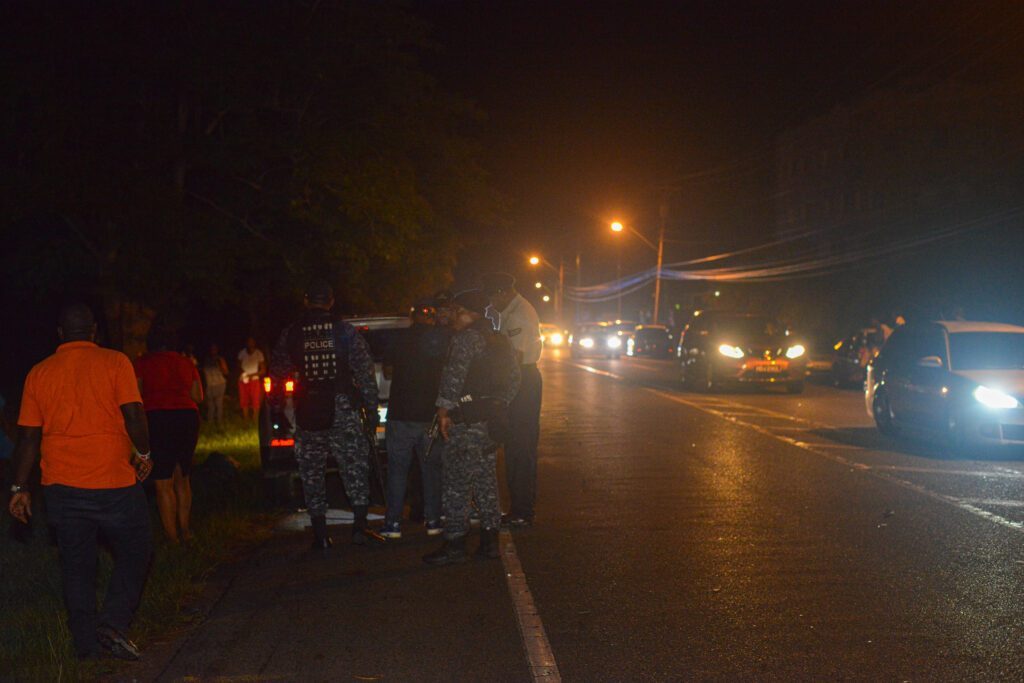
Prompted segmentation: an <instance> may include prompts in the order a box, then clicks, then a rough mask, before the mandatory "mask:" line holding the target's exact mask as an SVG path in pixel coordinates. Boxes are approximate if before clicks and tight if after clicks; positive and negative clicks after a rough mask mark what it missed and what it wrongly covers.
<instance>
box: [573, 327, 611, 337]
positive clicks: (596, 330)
mask: <svg viewBox="0 0 1024 683" xmlns="http://www.w3.org/2000/svg"><path fill="white" fill-rule="evenodd" d="M609 332H610V330H609V329H608V328H607V327H605V326H603V325H584V326H583V327H581V328H580V335H581V336H582V335H595V334H608V333H609Z"/></svg>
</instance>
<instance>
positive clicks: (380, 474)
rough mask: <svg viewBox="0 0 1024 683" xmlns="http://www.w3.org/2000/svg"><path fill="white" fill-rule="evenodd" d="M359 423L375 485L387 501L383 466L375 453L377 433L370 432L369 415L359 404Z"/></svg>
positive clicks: (364, 407) (376, 452)
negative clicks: (367, 448)
mask: <svg viewBox="0 0 1024 683" xmlns="http://www.w3.org/2000/svg"><path fill="white" fill-rule="evenodd" d="M359 423H360V424H361V425H362V427H363V436H364V437H366V443H367V445H368V446H369V447H370V457H371V458H372V460H371V461H370V465H371V466H372V467H373V469H374V470H376V472H377V484H378V485H379V486H380V493H381V495H382V496H383V497H384V500H387V495H388V490H387V488H385V486H384V465H383V464H382V463H381V461H380V453H378V451H377V432H376V430H375V429H374V430H373V431H371V427H370V424H371V420H370V417H369V413H368V412H367V409H366V406H365V405H363V404H362V402H360V403H359Z"/></svg>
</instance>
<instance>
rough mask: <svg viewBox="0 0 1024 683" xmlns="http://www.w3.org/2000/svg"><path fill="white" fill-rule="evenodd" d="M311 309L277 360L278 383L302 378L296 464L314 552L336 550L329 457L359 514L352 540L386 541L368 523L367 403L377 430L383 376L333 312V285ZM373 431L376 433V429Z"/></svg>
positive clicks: (287, 334)
mask: <svg viewBox="0 0 1024 683" xmlns="http://www.w3.org/2000/svg"><path fill="white" fill-rule="evenodd" d="M305 305H306V310H305V311H304V312H303V314H302V317H301V318H299V320H297V321H296V322H295V323H293V324H292V325H290V326H289V327H287V328H285V330H284V331H283V332H282V333H281V337H280V338H279V340H278V342H277V346H275V347H274V351H273V353H272V354H271V359H270V374H271V377H272V378H273V379H274V381H275V382H277V381H282V380H284V379H285V378H287V377H292V378H295V380H296V390H295V396H294V401H295V422H296V434H295V460H296V462H297V463H298V466H299V476H300V477H301V479H302V492H303V495H304V496H305V499H306V507H307V509H308V510H309V519H310V524H311V526H312V527H313V536H314V540H313V547H314V548H323V549H326V548H328V547H330V545H331V539H330V537H329V536H328V535H327V519H326V514H327V489H326V485H325V482H324V476H325V472H324V469H325V466H326V464H327V459H328V457H331V456H333V457H334V458H335V459H336V460H337V463H338V472H339V474H340V475H341V479H342V482H344V484H345V493H346V494H347V495H348V499H349V502H350V503H351V504H352V512H353V516H354V521H353V526H352V542H353V543H355V544H357V545H364V544H366V543H367V541H368V540H375V541H381V540H383V539H382V538H381V537H380V536H379V535H378V534H377V533H376V532H374V531H372V530H370V529H369V527H368V526H367V521H366V517H367V511H368V508H369V503H370V460H369V458H370V448H369V443H368V441H367V438H366V432H364V431H363V424H362V420H361V418H360V413H359V410H358V409H359V404H360V402H361V404H362V406H364V407H365V408H366V415H367V417H368V419H370V420H371V421H372V424H370V425H368V428H373V429H375V428H376V426H377V425H376V423H377V420H378V417H377V376H376V371H375V368H374V363H373V358H372V357H371V356H370V349H369V347H368V346H367V344H366V340H365V339H363V338H362V336H360V335H359V333H358V332H357V331H356V329H355V328H354V327H352V326H351V325H349V324H348V323H345V322H342V321H341V320H339V319H337V318H336V317H335V316H334V315H332V314H331V312H330V311H331V308H332V307H333V306H334V292H333V290H332V289H331V286H330V285H329V284H327V283H326V282H314V283H312V284H311V285H310V286H309V288H307V291H306V298H305ZM368 431H372V430H371V429H368Z"/></svg>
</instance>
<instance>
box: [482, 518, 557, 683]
mask: <svg viewBox="0 0 1024 683" xmlns="http://www.w3.org/2000/svg"><path fill="white" fill-rule="evenodd" d="M498 538H499V540H500V546H501V563H502V565H503V566H504V567H505V579H506V581H507V583H508V592H509V595H510V596H512V605H513V606H514V607H515V610H516V621H517V622H518V623H519V633H520V635H522V637H523V648H524V649H525V650H526V659H527V661H528V662H529V664H530V675H531V677H532V678H533V680H534V681H548V682H551V683H554V682H555V681H559V682H560V681H561V680H562V676H561V674H559V673H558V664H556V663H555V655H554V654H553V653H552V652H551V644H550V643H549V642H548V635H547V633H546V632H545V631H544V624H543V623H541V620H540V614H538V613H537V606H536V605H534V604H533V595H532V594H531V593H530V587H529V586H528V585H526V574H525V573H523V566H522V564H520V562H519V555H518V554H516V544H515V543H513V541H512V534H510V533H509V532H508V531H502V532H501V533H500V534H499V535H498Z"/></svg>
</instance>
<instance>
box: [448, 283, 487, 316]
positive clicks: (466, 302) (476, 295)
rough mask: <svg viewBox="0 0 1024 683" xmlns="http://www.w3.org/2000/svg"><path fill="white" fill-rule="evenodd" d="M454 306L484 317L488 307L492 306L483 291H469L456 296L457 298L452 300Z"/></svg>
mask: <svg viewBox="0 0 1024 683" xmlns="http://www.w3.org/2000/svg"><path fill="white" fill-rule="evenodd" d="M452 305H454V306H461V307H462V308H465V309H466V310H467V311H471V312H473V313H479V314H480V315H484V313H485V312H486V311H487V307H488V306H490V305H491V300H490V299H489V298H488V297H487V295H486V294H484V293H483V290H480V289H467V290H466V291H464V292H459V293H458V294H456V295H455V298H454V299H452Z"/></svg>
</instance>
